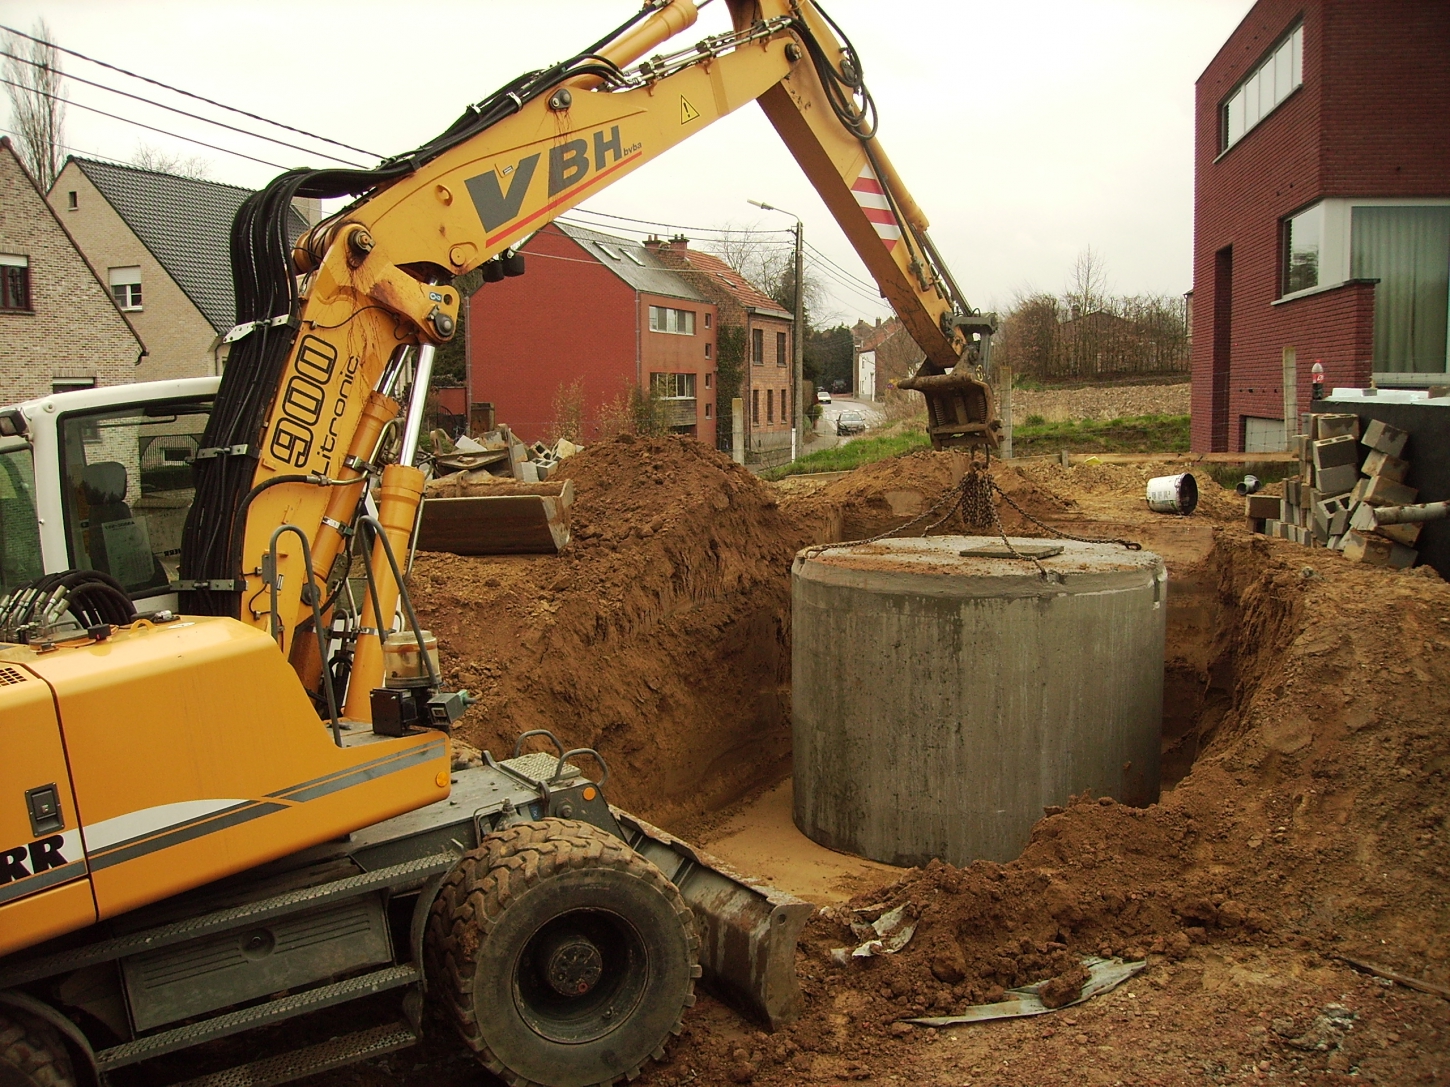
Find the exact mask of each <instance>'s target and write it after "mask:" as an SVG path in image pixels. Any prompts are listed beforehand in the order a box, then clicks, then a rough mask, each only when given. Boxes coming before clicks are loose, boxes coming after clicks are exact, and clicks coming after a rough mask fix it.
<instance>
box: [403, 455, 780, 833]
mask: <svg viewBox="0 0 1450 1087" xmlns="http://www.w3.org/2000/svg"><path fill="white" fill-rule="evenodd" d="M560 475H561V477H567V478H570V479H572V480H573V481H574V486H575V492H576V496H577V497H576V501H575V505H574V508H573V514H572V522H573V532H574V543H573V545H572V546H571V547H570V548H569V549H568V550H567V551H565V553H564V554H562V555H559V556H557V557H533V556H529V557H485V558H464V557H459V556H455V555H442V554H422V553H420V554H419V555H418V559H417V563H416V566H415V568H414V574H413V593H414V599H415V602H416V604H417V607H418V613H419V617H420V619H421V621H422V622H423V624H424V625H425V626H426V627H428V628H429V629H431V630H432V631H433V632H434V633H435V634H437V635H438V638H439V647H440V650H441V652H442V656H443V659H444V661H445V669H446V670H447V675H446V677H445V678H446V679H447V681H448V682H450V683H454V684H457V685H458V686H461V687H463V688H466V689H468V690H470V691H472V692H475V693H476V694H477V695H478V696H479V699H480V702H479V705H478V706H476V707H474V708H473V709H471V710H470V711H469V712H468V714H467V715H466V716H465V717H464V719H463V721H462V725H461V734H462V736H463V738H464V739H466V740H468V741H469V742H471V743H473V744H475V745H477V746H479V747H484V748H488V749H490V750H492V751H493V752H494V753H495V754H496V755H501V754H507V753H508V752H509V751H510V750H511V749H512V745H513V741H514V737H516V736H517V735H518V734H519V733H521V732H523V731H525V730H528V729H535V728H549V729H552V730H554V731H555V733H557V734H558V735H559V737H560V738H561V739H562V740H564V742H565V743H567V744H568V745H569V746H571V747H572V746H589V747H594V748H597V749H598V750H599V751H600V752H601V753H602V754H603V755H604V757H605V758H606V759H607V760H608V762H609V765H610V768H611V770H612V771H613V773H614V775H615V776H614V778H613V780H612V781H611V782H610V799H611V800H613V801H615V802H616V803H619V804H621V805H623V806H625V807H628V808H630V809H632V810H634V811H637V812H639V813H640V814H642V815H644V816H645V817H646V818H649V819H653V820H656V821H668V820H670V819H673V818H676V817H679V816H682V815H686V814H690V813H693V812H696V811H699V810H704V809H707V808H713V807H718V806H720V805H722V804H726V803H729V802H730V801H732V800H734V799H736V798H737V797H738V796H740V795H741V794H742V793H744V792H745V791H747V790H749V789H751V788H754V787H756V786H759V785H761V784H765V783H768V782H770V781H774V780H778V779H779V777H780V776H781V775H782V774H783V773H785V772H786V771H785V766H786V760H787V759H788V757H789V749H790V695H789V684H790V647H789V629H788V628H789V614H790V595H789V580H788V572H789V564H790V559H791V556H792V555H793V554H794V553H795V551H796V550H797V549H798V548H800V547H802V546H804V545H805V543H806V542H808V541H807V540H805V539H804V537H803V536H802V535H801V532H800V530H799V528H798V527H797V525H796V523H795V522H794V521H793V520H792V519H789V518H787V517H785V516H784V515H783V514H782V513H781V512H780V510H779V509H778V508H777V503H776V499H775V497H774V496H773V494H772V492H771V491H770V489H769V488H768V487H767V486H766V485H765V484H763V483H761V482H760V481H759V480H758V479H757V478H756V477H755V476H753V475H751V474H750V473H749V472H747V471H746V470H745V469H743V468H741V467H739V466H738V465H735V464H733V463H732V462H731V461H730V460H729V459H728V458H726V457H724V456H722V455H720V454H719V453H716V452H714V451H713V450H711V449H709V448H708V447H706V446H705V445H703V444H701V443H700V442H698V441H694V440H692V439H686V438H674V437H669V438H652V439H640V438H631V437H628V436H626V437H621V438H619V439H616V440H614V441H611V442H605V443H600V444H598V445H595V446H592V447H590V448H589V449H586V450H585V451H584V452H582V453H580V454H577V455H576V456H574V457H572V458H570V459H569V460H568V461H566V462H565V464H564V467H563V469H562V471H561V473H560Z"/></svg>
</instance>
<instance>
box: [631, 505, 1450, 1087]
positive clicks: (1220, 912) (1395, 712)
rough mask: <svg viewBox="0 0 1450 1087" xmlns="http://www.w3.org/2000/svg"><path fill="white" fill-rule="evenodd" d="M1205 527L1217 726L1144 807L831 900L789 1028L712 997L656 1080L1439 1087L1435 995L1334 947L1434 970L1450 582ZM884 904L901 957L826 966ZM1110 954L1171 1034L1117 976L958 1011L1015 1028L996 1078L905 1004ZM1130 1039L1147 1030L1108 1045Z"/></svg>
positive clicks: (1208, 697) (970, 998) (1447, 748)
mask: <svg viewBox="0 0 1450 1087" xmlns="http://www.w3.org/2000/svg"><path fill="white" fill-rule="evenodd" d="M1216 531H1217V534H1218V541H1217V544H1216V546H1215V547H1214V549H1213V551H1212V553H1211V555H1210V556H1209V558H1208V559H1207V565H1208V566H1209V568H1210V569H1209V570H1208V571H1206V572H1207V573H1208V574H1211V575H1212V577H1213V578H1214V579H1215V581H1216V587H1217V607H1218V609H1219V612H1220V614H1219V615H1218V617H1217V620H1216V622H1215V624H1214V625H1215V628H1216V630H1217V636H1216V638H1215V640H1214V644H1213V646H1212V647H1211V652H1210V653H1209V654H1208V664H1207V666H1206V667H1205V668H1204V670H1203V673H1202V675H1201V676H1200V694H1201V699H1202V703H1201V704H1202V706H1203V713H1204V714H1205V715H1206V716H1207V717H1208V721H1207V722H1206V723H1205V733H1204V735H1203V736H1202V737H1201V742H1202V743H1203V745H1204V746H1203V749H1202V751H1201V752H1200V754H1199V756H1198V759H1197V761H1196V762H1195V763H1194V765H1193V767H1192V769H1191V771H1190V772H1189V773H1188V775H1187V776H1186V777H1185V778H1184V779H1183V780H1182V781H1181V783H1180V784H1179V785H1178V787H1177V788H1176V789H1174V790H1172V791H1171V792H1168V793H1166V794H1165V795H1164V797H1163V799H1162V801H1161V802H1160V803H1159V804H1157V805H1154V806H1152V807H1150V808H1148V809H1142V810H1139V809H1132V808H1127V807H1124V806H1122V805H1119V804H1116V803H1113V802H1111V801H1110V800H1106V799H1105V800H1102V801H1095V800H1093V799H1092V798H1090V797H1081V798H1077V799H1076V800H1075V802H1074V803H1072V804H1070V805H1069V806H1068V807H1066V808H1065V809H1062V810H1056V811H1049V813H1048V814H1046V815H1045V817H1044V818H1043V819H1042V820H1041V821H1040V822H1039V823H1038V824H1037V826H1036V827H1035V828H1034V830H1033V834H1032V839H1031V842H1030V843H1029V844H1028V846H1027V847H1026V849H1025V850H1024V852H1023V854H1022V856H1021V857H1020V858H1019V859H1018V860H1016V861H1013V862H1011V863H1009V864H1005V865H997V864H991V863H985V862H978V863H976V864H973V865H972V866H970V867H969V868H966V869H955V868H952V867H951V866H949V865H945V864H941V863H940V862H934V863H933V864H932V865H930V866H929V867H927V868H926V869H914V870H911V871H910V872H908V873H906V874H905V875H904V876H903V877H902V878H901V879H899V880H898V881H896V882H894V883H891V884H889V885H886V886H883V887H880V888H878V889H876V890H873V891H870V892H867V893H865V894H862V895H859V896H857V897H856V898H855V899H853V900H852V901H851V902H849V903H848V904H846V905H845V906H842V907H836V908H833V909H830V910H827V911H823V912H821V913H819V914H818V915H817V916H816V917H815V918H814V919H813V920H812V921H811V922H810V924H809V925H808V927H807V930H806V934H805V937H804V939H803V941H802V945H801V950H800V952H799V954H798V972H799V974H800V976H801V978H802V984H803V988H804V991H805V994H806V1013H805V1016H804V1017H803V1019H802V1020H801V1022H800V1023H798V1024H797V1025H796V1026H794V1027H792V1028H790V1029H789V1030H788V1031H786V1032H784V1033H783V1034H781V1035H777V1036H775V1037H772V1038H770V1039H768V1040H765V1041H762V1040H759V1039H755V1040H751V1039H752V1036H751V1034H750V1028H749V1027H748V1025H746V1024H743V1023H741V1022H740V1021H739V1020H737V1019H735V1018H734V1017H733V1016H731V1015H730V1014H729V1013H727V1012H724V1011H723V1010H722V1009H720V1008H718V1006H717V1007H713V1008H711V1009H710V1011H709V1014H704V1015H702V1016H700V1017H698V1018H697V1020H696V1021H695V1022H694V1024H693V1029H694V1035H693V1036H692V1038H691V1044H690V1045H689V1046H684V1047H680V1048H679V1049H678V1050H677V1051H676V1054H677V1055H676V1056H675V1058H673V1060H672V1063H671V1064H670V1065H669V1066H667V1067H666V1068H664V1069H662V1070H660V1071H658V1072H656V1073H654V1074H653V1075H652V1077H651V1078H650V1080H649V1082H651V1083H662V1084H670V1083H672V1082H673V1083H683V1082H688V1081H689V1080H688V1079H687V1076H688V1070H694V1071H695V1072H696V1073H697V1074H698V1078H699V1080H700V1082H707V1083H715V1082H727V1081H729V1080H730V1079H731V1078H732V1077H733V1078H735V1079H736V1081H744V1080H747V1079H749V1080H753V1081H755V1082H758V1083H769V1084H786V1083H796V1082H802V1081H830V1080H833V1079H866V1080H870V1081H872V1082H888V1081H890V1079H891V1076H892V1075H893V1074H901V1075H903V1076H904V1077H905V1079H906V1081H908V1082H919V1083H933V1084H935V1083H941V1084H948V1083H951V1084H955V1083H961V1082H967V1081H970V1082H973V1083H978V1082H980V1083H987V1084H990V1083H998V1082H1000V1083H1019V1082H1023V1083H1025V1082H1034V1083H1051V1084H1056V1083H1063V1084H1068V1083H1071V1084H1076V1083H1080V1082H1088V1083H1094V1082H1102V1083H1112V1082H1114V1080H1115V1079H1118V1080H1120V1081H1122V1082H1133V1083H1174V1084H1176V1083H1188V1082H1194V1083H1199V1082H1205V1077H1207V1082H1228V1081H1230V1080H1232V1081H1234V1082H1237V1081H1238V1079H1239V1078H1241V1077H1242V1076H1243V1074H1244V1072H1245V1071H1246V1070H1251V1075H1252V1076H1258V1075H1262V1074H1265V1073H1267V1072H1269V1071H1274V1072H1276V1073H1278V1074H1291V1073H1292V1074H1295V1075H1299V1076H1307V1075H1309V1074H1311V1073H1313V1074H1316V1075H1321V1074H1322V1075H1327V1076H1330V1080H1329V1081H1331V1082H1332V1081H1333V1078H1334V1077H1335V1076H1337V1075H1338V1074H1341V1073H1350V1072H1353V1073H1354V1074H1355V1075H1356V1077H1358V1078H1357V1079H1356V1080H1355V1081H1356V1082H1366V1081H1370V1082H1380V1083H1393V1084H1400V1083H1415V1082H1425V1083H1444V1082H1446V1081H1445V1079H1444V1078H1443V1077H1444V1075H1445V1073H1446V1072H1447V1071H1450V1049H1447V1026H1450V1017H1447V1014H1446V1006H1445V1004H1444V1003H1443V1002H1439V1001H1437V1000H1436V999H1435V998H1433V997H1427V996H1421V995H1420V994H1416V993H1410V992H1408V991H1406V990H1396V992H1397V994H1400V995H1398V997H1397V1002H1394V1003H1392V1002H1390V1001H1389V999H1388V997H1387V995H1386V991H1385V989H1384V988H1383V987H1382V986H1381V985H1380V984H1378V983H1374V982H1370V981H1368V980H1365V979H1361V978H1358V977H1356V976H1355V975H1352V974H1351V973H1350V972H1349V970H1348V968H1347V967H1344V966H1343V965H1342V964H1341V963H1340V962H1339V961H1338V960H1337V958H1336V957H1337V956H1340V955H1345V956H1349V957H1352V958H1358V959H1363V960H1370V961H1373V962H1375V963H1378V964H1381V965H1383V966H1387V967H1390V968H1392V969H1394V970H1397V971H1399V972H1401V973H1403V974H1406V975H1409V976H1411V977H1415V978H1420V979H1423V980H1425V981H1427V982H1430V983H1432V984H1439V985H1442V986H1444V985H1446V984H1447V983H1450V904H1447V901H1446V894H1445V887H1446V881H1447V878H1450V841H1447V827H1446V823H1445V818H1446V815H1447V811H1450V789H1447V777H1450V723H1447V720H1446V706H1447V699H1446V695H1445V691H1446V690H1447V689H1450V687H1447V684H1450V586H1447V585H1446V583H1445V582H1443V581H1441V580H1440V579H1439V578H1438V577H1437V576H1435V575H1434V574H1433V572H1428V571H1416V572H1413V573H1394V572H1390V571H1386V570H1382V569H1374V568H1367V567H1363V566H1357V565H1353V564H1350V563H1347V562H1345V561H1344V560H1343V559H1342V558H1341V557H1340V556H1338V555H1334V554H1331V553H1328V552H1323V551H1319V552H1307V551H1305V550H1304V549H1303V548H1300V547H1297V546H1291V545H1288V544H1281V542H1280V541H1269V540H1266V539H1263V538H1253V537H1250V536H1249V535H1248V534H1247V533H1245V532H1243V531H1242V530H1238V529H1234V528H1220V529H1218V530H1216ZM1171 592H1172V590H1171V588H1170V594H1171ZM1214 695H1217V697H1214ZM900 905H905V906H906V908H907V910H908V913H909V914H911V915H913V916H914V917H915V918H916V919H917V925H918V927H917V930H916V934H915V935H914V937H913V938H912V941H911V943H910V944H908V946H907V947H906V948H905V949H904V950H903V951H901V952H900V953H898V954H897V955H895V956H883V957H877V958H871V959H867V960H852V962H851V964H850V965H848V966H844V967H843V966H839V965H837V964H836V963H835V962H834V961H832V959H831V956H830V950H831V949H832V948H835V947H841V946H849V945H852V944H854V943H856V942H858V941H857V940H856V939H855V938H853V937H852V935H851V932H850V929H849V928H848V927H847V923H848V922H849V921H850V920H852V919H857V920H860V919H867V920H869V919H871V918H874V917H876V916H878V915H879V914H880V913H881V912H884V911H885V910H887V909H891V908H894V907H896V906H900ZM1110 953H1111V954H1118V955H1124V956H1131V957H1135V958H1136V957H1142V956H1146V957H1147V958H1148V960H1149V963H1150V966H1149V969H1148V972H1147V974H1146V975H1145V976H1144V977H1143V978H1141V979H1139V980H1138V981H1137V982H1135V983H1134V984H1133V985H1131V986H1129V987H1127V991H1128V992H1129V993H1131V1000H1132V1001H1135V1002H1136V1001H1139V1000H1142V1001H1143V1003H1141V1004H1135V1005H1133V1007H1134V1008H1135V1009H1144V1008H1148V1007H1149V1006H1150V1004H1154V1007H1155V1010H1157V1014H1158V1015H1172V1016H1173V1018H1174V1022H1173V1024H1172V1030H1171V1031H1170V1032H1169V1034H1167V1035H1165V1034H1163V1033H1162V1032H1157V1033H1155V1032H1153V1031H1151V1030H1149V1031H1143V1030H1139V1031H1136V1032H1135V1031H1134V1030H1133V1029H1132V1028H1131V1027H1128V1026H1124V1027H1122V1028H1121V1029H1119V1028H1118V1027H1116V1026H1114V1022H1115V1021H1116V1018H1118V1017H1117V1012H1115V1011H1114V1010H1113V1009H1118V1010H1122V1009H1124V1007H1125V1005H1126V1002H1127V1001H1128V1000H1129V999H1130V997H1129V995H1125V994H1124V993H1119V994H1115V996H1114V997H1113V998H1109V999H1107V1000H1099V1001H1095V1002H1093V1004H1092V1005H1089V1006H1086V1007H1084V1008H1083V1009H1073V1010H1072V1014H1071V1015H1068V1014H1067V1013H1060V1015H1061V1016H1062V1017H1061V1018H1059V1017H1058V1016H1049V1017H1047V1018H1045V1019H1043V1020H1040V1021H1038V1022H1037V1023H1034V1024H1031V1025H1029V1024H1012V1025H1005V1026H1004V1025H1002V1024H989V1025H978V1026H974V1027H970V1028H962V1030H964V1031H965V1032H966V1033H967V1036H969V1038H970V1039H971V1040H972V1041H973V1042H974V1044H975V1046H976V1050H977V1051H980V1050H981V1048H982V1046H983V1045H984V1044H985V1046H986V1049H987V1050H990V1049H991V1048H992V1047H991V1045H990V1044H987V1043H986V1042H985V1039H990V1038H993V1037H995V1038H998V1039H1001V1038H1002V1037H1003V1036H1004V1035H1008V1036H1011V1037H1013V1038H1016V1039H1017V1040H1018V1044H1020V1045H1021V1046H1022V1047H1024V1050H1025V1051H1013V1052H1011V1053H1010V1054H1009V1056H1008V1059H1010V1060H1012V1062H1013V1063H1012V1070H1011V1072H1010V1074H1009V1072H1008V1069H1007V1068H1006V1067H1005V1066H1004V1065H1005V1062H1004V1061H1002V1059H1001V1056H998V1057H997V1058H996V1059H995V1060H993V1061H991V1062H990V1063H989V1064H987V1065H986V1066H985V1067H982V1066H978V1067H975V1068H967V1067H961V1066H960V1065H957V1064H956V1063H955V1062H947V1063H946V1064H943V1063H942V1062H941V1061H940V1060H939V1058H940V1057H941V1056H942V1055H943V1053H944V1051H943V1050H942V1049H941V1048H940V1047H941V1045H942V1043H940V1042H937V1041H935V1040H934V1039H932V1038H930V1036H929V1035H930V1032H923V1031H921V1030H913V1029H911V1028H908V1027H905V1026H904V1025H902V1024H900V1023H899V1020H900V1019H902V1018H906V1017H911V1016H918V1015H923V1014H926V1015H932V1014H944V1013H951V1012H954V1011H957V1010H960V1009H961V1008H963V1007H964V1006H966V1005H968V1004H972V1003H977V1002H985V1001H991V1000H995V999H997V998H999V997H1000V995H1001V992H1002V990H1003V989H1005V988H1009V987H1011V986H1013V985H1017V984H1022V983H1025V982H1032V981H1038V980H1042V979H1044V978H1049V977H1054V976H1060V975H1062V974H1063V973H1064V972H1065V971H1067V970H1069V969H1070V968H1071V966H1072V964H1073V963H1074V962H1075V961H1076V960H1077V959H1078V957H1079V956H1081V955H1085V954H1110ZM1155 1002H1156V1003H1155ZM1340 1006H1342V1008H1340ZM1149 1014H1150V1016H1151V1015H1152V1014H1153V1013H1152V1012H1150V1013H1149ZM1080 1019H1081V1020H1082V1021H1083V1023H1088V1022H1091V1023H1092V1024H1093V1028H1092V1030H1091V1031H1090V1032H1086V1033H1084V1032H1080V1031H1077V1030H1075V1029H1074V1027H1075V1026H1077V1025H1078V1024H1079V1020H1080ZM1131 1019H1132V1017H1129V1020H1131ZM1065 1024H1066V1025H1065ZM1146 1025H1157V1024H1142V1023H1140V1024H1138V1026H1140V1027H1141V1026H1146ZM1163 1025H1165V1026H1166V1025H1167V1024H1163ZM1054 1031H1062V1032H1063V1036H1061V1037H1059V1038H1058V1039H1057V1040H1056V1041H1052V1040H1050V1039H1052V1038H1053V1035H1054ZM1316 1032H1317V1033H1316ZM1120 1036H1121V1037H1123V1038H1126V1037H1130V1036H1131V1037H1136V1038H1137V1039H1139V1040H1140V1041H1141V1042H1143V1044H1144V1048H1143V1049H1142V1050H1141V1051H1140V1052H1138V1053H1137V1054H1136V1055H1133V1054H1129V1053H1122V1052H1119V1051H1118V1048H1117V1046H1115V1045H1114V1043H1115V1042H1120ZM1169 1038H1171V1039H1172V1040H1171V1042H1170V1041H1166V1040H1165V1039H1169ZM1085 1046H1086V1047H1087V1048H1084V1047H1085ZM1095 1062H1097V1063H1098V1064H1100V1066H1101V1069H1102V1071H1103V1077H1102V1078H1099V1077H1098V1076H1095V1075H1091V1074H1090V1072H1091V1070H1092V1068H1093V1066H1094V1063H1095ZM1260 1062H1266V1063H1263V1064H1262V1065H1261V1064H1260ZM747 1066H748V1067H747ZM907 1068H911V1069H915V1071H914V1072H912V1073H906V1072H905V1071H904V1069H907ZM888 1070H889V1071H888ZM1029 1072H1030V1075H1029V1074H1028V1073H1029ZM1124 1074H1129V1075H1130V1078H1128V1079H1123V1078H1122V1077H1123V1076H1124ZM978 1075H979V1076H983V1077H984V1078H982V1079H973V1078H970V1077H972V1076H978ZM963 1076H967V1077H968V1080H964V1079H963V1078H961V1077H963ZM1024 1076H1026V1078H1024ZM1347 1081H1348V1080H1346V1082H1347ZM1291 1082H1292V1081H1291ZM1315 1082H1325V1080H1323V1079H1316V1080H1315Z"/></svg>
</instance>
